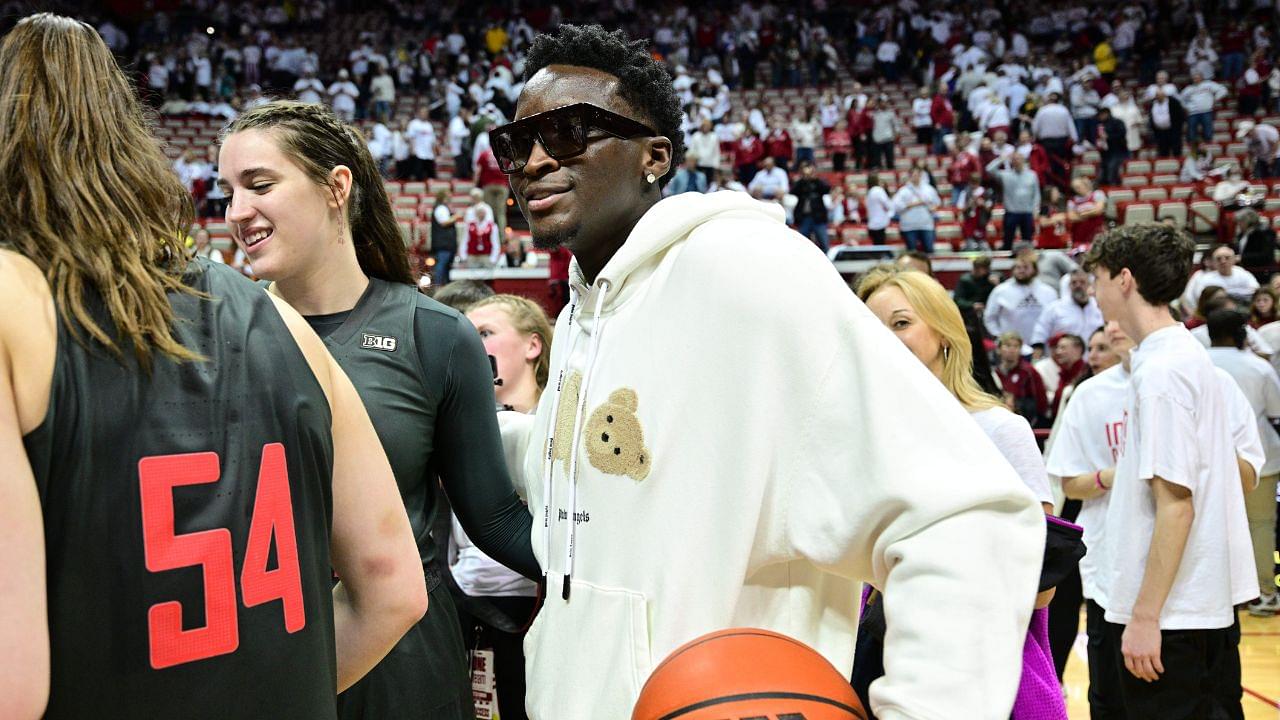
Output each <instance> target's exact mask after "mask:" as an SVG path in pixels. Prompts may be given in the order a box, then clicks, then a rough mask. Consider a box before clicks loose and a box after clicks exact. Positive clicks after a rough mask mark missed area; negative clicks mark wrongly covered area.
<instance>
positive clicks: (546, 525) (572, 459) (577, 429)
mask: <svg viewBox="0 0 1280 720" xmlns="http://www.w3.org/2000/svg"><path fill="white" fill-rule="evenodd" d="M610 286H611V284H610V283H609V281H608V280H604V279H601V280H598V281H597V282H596V286H595V287H596V288H597V290H598V291H599V293H598V295H597V296H596V302H595V315H594V318H595V327H594V328H593V329H592V333H591V344H590V347H589V349H588V352H587V366H586V370H585V372H584V373H583V377H582V382H580V383H579V384H578V398H577V406H576V407H575V408H574V423H573V435H572V437H571V439H570V440H569V442H570V443H571V445H570V446H569V447H570V450H569V518H568V520H569V529H568V530H567V531H566V532H565V539H566V543H565V574H564V586H563V587H562V588H561V592H560V594H561V597H563V598H564V599H565V600H568V599H569V578H570V577H571V576H572V575H573V556H574V553H573V549H574V548H573V546H574V542H575V541H576V533H577V527H576V525H577V521H576V519H575V515H576V514H577V502H578V482H577V480H578V445H579V442H578V441H579V439H580V438H581V427H582V414H583V411H584V409H585V408H586V400H587V386H588V384H589V383H590V380H591V372H592V370H593V368H594V367H595V361H596V354H597V353H598V352H599V349H600V333H601V330H602V329H603V325H602V322H601V320H600V312H601V310H602V309H603V308H604V299H605V296H606V295H608V291H609V287H610ZM580 299H581V298H580V297H579V295H578V291H577V289H576V288H575V289H571V298H570V301H569V324H568V325H569V341H568V343H567V345H568V351H567V352H566V354H565V364H564V366H562V367H561V368H560V373H559V376H558V378H557V379H556V395H555V399H554V400H553V401H552V404H551V424H550V426H549V427H548V431H547V446H546V450H545V456H544V458H543V470H542V497H543V498H544V500H543V503H544V504H543V506H542V531H543V543H544V547H545V548H546V551H547V554H548V559H549V557H550V553H551V508H552V507H553V506H554V504H555V503H554V498H553V497H552V495H553V493H554V484H553V483H552V473H553V472H554V470H555V444H556V425H557V424H558V423H559V418H560V400H561V398H563V397H564V381H565V375H566V370H567V368H568V366H569V361H570V359H571V358H572V357H573V349H574V343H575V341H576V340H577V335H578V333H577V332H575V322H574V321H575V320H576V319H577V314H578V302H579V300H580ZM561 441H562V442H563V441H564V439H563V438H562V439H561ZM547 564H548V565H550V563H549V562H548V563H547ZM542 574H543V576H544V577H545V576H546V575H547V570H546V569H544V570H543V572H542Z"/></svg>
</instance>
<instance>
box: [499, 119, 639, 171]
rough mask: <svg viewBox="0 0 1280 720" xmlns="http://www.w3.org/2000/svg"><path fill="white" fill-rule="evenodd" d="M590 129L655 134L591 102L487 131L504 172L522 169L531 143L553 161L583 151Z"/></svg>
mask: <svg viewBox="0 0 1280 720" xmlns="http://www.w3.org/2000/svg"><path fill="white" fill-rule="evenodd" d="M592 129H596V130H602V131H604V132H606V133H608V134H609V135H611V136H613V137H616V138H618V139H620V140H630V139H632V138H637V137H655V136H656V135H657V134H658V133H656V132H654V130H653V128H650V127H649V126H648V125H645V124H643V123H639V122H636V121H635V120H632V119H631V118H627V117H623V116H621V115H618V114H617V113H612V112H609V111H608V110H605V109H604V108H601V107H596V106H595V105H592V104H591V103H576V104H574V105H565V106H564V107H558V108H556V109H554V110H548V111H546V112H543V113H538V114H537V115H530V116H529V117H527V118H524V119H523V120H517V121H515V122H513V123H509V124H507V125H503V126H502V127H499V128H494V129H493V130H490V131H489V144H490V146H492V148H493V156H494V157H495V158H497V160H498V168H499V169H501V170H502V172H504V173H506V174H507V175H514V174H515V173H518V172H520V171H521V170H523V169H524V166H525V165H527V164H528V162H529V153H531V152H533V144H534V142H539V143H542V149H543V150H545V151H546V153H547V154H548V155H550V156H551V157H553V158H555V159H556V160H565V159H567V158H571V157H573V156H575V155H581V154H582V153H584V152H586V150H587V145H588V144H589V143H590V142H591V140H594V139H597V138H588V137H587V135H588V134H589V133H590V131H591V130H592Z"/></svg>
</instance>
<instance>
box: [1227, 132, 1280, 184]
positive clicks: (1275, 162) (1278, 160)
mask: <svg viewBox="0 0 1280 720" xmlns="http://www.w3.org/2000/svg"><path fill="white" fill-rule="evenodd" d="M1236 139H1237V140H1243V141H1244V142H1245V144H1246V145H1247V146H1248V148H1249V157H1251V158H1252V159H1253V177H1254V179H1264V178H1273V177H1276V176H1277V175H1278V174H1280V130H1276V128H1275V126H1273V125H1268V124H1267V123H1257V122H1254V121H1253V120H1244V121H1241V123H1240V127H1239V129H1237V130H1236Z"/></svg>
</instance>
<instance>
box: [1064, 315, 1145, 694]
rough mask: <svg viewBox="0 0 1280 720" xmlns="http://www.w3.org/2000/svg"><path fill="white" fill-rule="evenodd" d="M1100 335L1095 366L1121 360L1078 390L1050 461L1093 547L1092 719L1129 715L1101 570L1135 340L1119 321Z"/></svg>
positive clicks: (1089, 621)
mask: <svg viewBox="0 0 1280 720" xmlns="http://www.w3.org/2000/svg"><path fill="white" fill-rule="evenodd" d="M1099 337H1102V338H1104V339H1105V344H1106V346H1107V349H1106V350H1103V349H1102V348H1100V347H1099V348H1097V349H1096V350H1095V351H1094V352H1093V353H1092V354H1091V355H1090V363H1091V364H1092V363H1093V362H1094V361H1095V360H1101V358H1097V355H1099V354H1105V355H1114V356H1115V357H1116V358H1117V359H1118V360H1119V361H1120V362H1119V363H1117V364H1115V365H1113V366H1111V367H1108V368H1106V369H1104V370H1102V371H1101V372H1098V373H1097V374H1096V375H1094V376H1093V377H1091V378H1089V379H1088V380H1086V381H1084V382H1083V383H1081V384H1080V385H1078V386H1077V387H1076V389H1075V391H1074V392H1072V393H1071V397H1070V399H1069V401H1068V402H1067V404H1066V407H1065V408H1064V409H1063V410H1062V418H1061V420H1060V421H1059V423H1058V428H1057V432H1056V433H1055V435H1054V439H1053V446H1052V447H1051V448H1050V449H1049V454H1048V456H1047V457H1046V458H1045V466H1046V469H1047V470H1048V472H1049V475H1051V476H1053V477H1056V478H1059V480H1060V482H1061V483H1062V490H1063V493H1064V494H1065V495H1066V497H1068V498H1070V499H1072V500H1079V501H1081V505H1080V514H1079V515H1077V516H1076V518H1075V520H1074V522H1075V523H1076V524H1077V525H1079V526H1081V527H1082V528H1084V544H1085V547H1086V548H1087V552H1086V553H1085V556H1084V557H1083V558H1081V559H1080V587H1081V594H1083V595H1084V598H1085V603H1086V609H1085V616H1086V626H1085V628H1086V631H1087V633H1088V637H1089V645H1088V648H1089V652H1088V660H1089V711H1090V713H1091V714H1092V716H1093V717H1097V718H1112V717H1122V716H1123V715H1124V712H1123V708H1122V707H1121V704H1120V696H1119V688H1118V687H1117V683H1118V672H1119V667H1118V664H1117V663H1116V660H1115V652H1114V651H1113V650H1112V649H1111V648H1110V647H1109V646H1108V645H1107V633H1106V632H1105V625H1104V624H1103V614H1104V612H1105V610H1104V608H1105V607H1106V597H1105V595H1104V594H1103V592H1102V589H1101V583H1100V578H1099V574H1100V572H1101V570H1102V568H1103V567H1104V565H1105V564H1104V562H1103V554H1102V553H1103V550H1104V546H1103V542H1102V538H1103V534H1104V523H1105V522H1106V517H1107V503H1108V501H1109V500H1110V497H1109V496H1108V494H1107V491H1106V487H1107V486H1108V485H1110V484H1111V479H1112V477H1113V476H1114V474H1115V465H1116V461H1117V460H1118V459H1119V457H1120V453H1121V452H1122V451H1123V450H1124V426H1125V425H1124V419H1125V415H1124V410H1125V398H1126V397H1127V392H1128V388H1129V367H1128V366H1129V351H1130V350H1131V349H1132V348H1133V341H1132V340H1130V339H1129V338H1128V336H1126V335H1125V334H1124V333H1123V332H1122V331H1121V330H1120V327H1119V325H1118V324H1117V323H1114V322H1111V323H1108V324H1107V326H1106V329H1105V330H1103V331H1101V334H1100V335H1095V336H1094V337H1093V338H1090V346H1091V349H1092V348H1093V347H1094V342H1093V341H1094V340H1096V339H1098V338H1099ZM1055 600H1056V598H1055ZM1071 612H1073V613H1078V612H1079V608H1078V607H1075V608H1071ZM1050 621H1051V622H1052V615H1051V618H1050Z"/></svg>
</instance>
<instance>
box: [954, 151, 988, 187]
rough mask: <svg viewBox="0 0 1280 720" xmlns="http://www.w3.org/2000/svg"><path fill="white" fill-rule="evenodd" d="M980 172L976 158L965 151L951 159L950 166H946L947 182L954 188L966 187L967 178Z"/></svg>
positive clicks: (980, 167) (980, 168)
mask: <svg viewBox="0 0 1280 720" xmlns="http://www.w3.org/2000/svg"><path fill="white" fill-rule="evenodd" d="M981 172H982V166H981V165H979V164H978V158H977V157H975V156H974V154H973V153H971V152H968V151H965V152H962V153H960V154H959V155H957V156H955V157H953V158H951V164H950V165H948V166H947V182H949V183H951V185H952V186H954V187H959V186H962V185H968V184H969V176H970V175H973V174H974V173H981Z"/></svg>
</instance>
